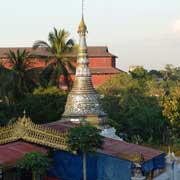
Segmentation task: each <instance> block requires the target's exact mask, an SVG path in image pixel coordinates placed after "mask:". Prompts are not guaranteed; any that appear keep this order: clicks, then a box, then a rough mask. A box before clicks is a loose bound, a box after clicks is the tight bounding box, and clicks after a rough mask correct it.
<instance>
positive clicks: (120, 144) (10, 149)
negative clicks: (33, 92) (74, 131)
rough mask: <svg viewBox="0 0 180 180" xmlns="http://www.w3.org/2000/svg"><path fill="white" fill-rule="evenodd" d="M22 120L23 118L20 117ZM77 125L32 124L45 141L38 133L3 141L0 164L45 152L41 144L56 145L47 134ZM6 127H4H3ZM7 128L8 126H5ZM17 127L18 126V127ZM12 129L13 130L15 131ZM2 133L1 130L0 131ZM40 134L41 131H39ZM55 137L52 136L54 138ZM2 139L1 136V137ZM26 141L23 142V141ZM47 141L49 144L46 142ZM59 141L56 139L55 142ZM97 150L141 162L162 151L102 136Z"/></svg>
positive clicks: (70, 123) (60, 131)
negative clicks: (34, 138)
mask: <svg viewBox="0 0 180 180" xmlns="http://www.w3.org/2000/svg"><path fill="white" fill-rule="evenodd" d="M22 120H23V119H22ZM22 122H23V124H24V125H25V127H28V126H26V125H27V124H26V123H25V121H22ZM76 126H78V124H77V123H73V122H70V121H69V122H60V121H56V122H52V123H48V124H44V125H41V126H37V127H36V126H33V127H34V133H35V132H36V131H37V130H38V131H39V130H42V131H44V132H45V133H46V134H47V136H46V135H43V136H41V138H42V139H41V140H42V141H43V139H45V140H46V141H47V143H44V142H39V141H37V140H38V138H39V134H37V136H38V137H37V140H33V141H31V140H29V139H28V138H25V139H23V138H19V139H17V141H14V140H13V139H12V141H9V143H7V142H5V143H2V144H1V145H0V165H5V166H6V165H11V164H13V163H15V162H16V161H17V160H19V159H21V158H22V156H23V155H24V154H25V153H28V152H32V151H40V152H47V150H46V149H45V148H42V147H41V145H43V146H47V147H50V148H56V147H58V146H57V145H54V146H52V145H53V144H52V142H51V141H50V140H51V139H52V137H50V138H49V137H48V136H49V135H51V134H53V132H56V135H57V137H58V136H59V134H61V133H67V131H68V129H70V128H73V127H76ZM5 129H6V128H5ZM5 129H2V130H1V131H4V130H5ZM7 129H8V128H7ZM18 129H19V128H18ZM15 131H17V132H19V133H20V132H21V133H23V129H19V131H18V130H16V129H15ZM15 131H14V132H15ZM2 133H3V132H2ZM40 135H41V132H40ZM57 137H55V136H54V137H53V138H56V140H58V139H57ZM1 139H2V138H1ZM22 140H24V141H26V142H24V141H22ZM48 142H49V143H50V144H51V146H50V145H49V144H48ZM32 143H36V144H37V145H34V144H32ZM58 143H59V141H57V144H58ZM62 143H63V142H60V145H62ZM57 149H60V150H64V148H63V146H60V148H57ZM98 152H100V153H103V154H106V155H109V156H113V157H117V158H123V159H126V160H129V161H132V162H141V157H143V162H146V161H149V160H151V159H153V158H155V157H158V156H160V155H161V154H163V152H161V151H158V150H155V149H152V148H149V147H144V146H140V145H136V144H131V143H127V142H125V141H119V140H114V139H111V138H104V144H103V148H102V150H99V151H98Z"/></svg>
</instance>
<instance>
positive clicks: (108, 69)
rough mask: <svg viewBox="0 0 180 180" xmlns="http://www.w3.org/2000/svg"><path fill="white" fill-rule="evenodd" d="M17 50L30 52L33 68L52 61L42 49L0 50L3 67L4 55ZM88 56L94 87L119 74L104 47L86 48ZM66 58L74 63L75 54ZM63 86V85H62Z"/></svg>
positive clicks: (114, 60)
mask: <svg viewBox="0 0 180 180" xmlns="http://www.w3.org/2000/svg"><path fill="white" fill-rule="evenodd" d="M17 49H20V50H21V49H22V50H23V49H26V50H27V51H29V52H30V54H31V58H32V61H33V62H34V63H33V66H35V67H44V66H45V61H44V58H47V57H50V58H52V59H53V55H52V54H50V53H49V52H47V51H46V49H44V48H39V49H37V50H33V49H32V48H0V59H1V61H2V62H3V63H4V65H5V66H8V63H7V57H6V53H7V52H8V51H9V50H12V51H14V52H15V51H16V50H17ZM88 55H89V67H90V70H91V74H92V82H93V85H94V87H97V86H98V85H100V84H102V83H103V82H104V81H105V80H106V79H108V78H109V77H111V76H112V75H115V74H118V73H120V72H121V70H119V69H118V68H117V67H116V56H115V55H113V54H111V53H110V52H109V51H108V48H107V47H105V46H90V47H88ZM66 57H69V58H71V59H72V61H74V62H76V59H77V52H72V53H70V54H67V55H66ZM71 78H72V79H74V75H73V74H72V75H71ZM62 85H63V84H62Z"/></svg>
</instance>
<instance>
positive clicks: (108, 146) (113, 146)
mask: <svg viewBox="0 0 180 180" xmlns="http://www.w3.org/2000/svg"><path fill="white" fill-rule="evenodd" d="M46 126H48V127H51V128H55V129H56V130H59V131H67V130H68V129H69V128H73V127H76V126H78V124H75V123H72V122H58V121H57V122H53V123H49V124H46ZM99 152H101V153H103V154H107V155H110V156H114V157H124V158H125V159H126V156H130V155H135V154H142V155H143V157H144V161H148V160H150V159H153V158H154V157H158V156H159V155H161V154H163V152H161V151H159V150H155V149H152V148H149V147H145V146H140V145H137V144H132V143H127V142H125V141H119V140H114V139H111V138H104V144H103V148H102V150H100V151H99Z"/></svg>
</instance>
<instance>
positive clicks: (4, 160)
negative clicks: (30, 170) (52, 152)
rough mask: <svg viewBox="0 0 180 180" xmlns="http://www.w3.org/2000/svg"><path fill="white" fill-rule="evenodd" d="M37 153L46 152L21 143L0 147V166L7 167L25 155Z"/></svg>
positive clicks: (35, 146)
mask: <svg viewBox="0 0 180 180" xmlns="http://www.w3.org/2000/svg"><path fill="white" fill-rule="evenodd" d="M32 151H38V152H44V153H46V152H47V149H45V148H43V147H40V146H37V145H34V144H30V143H27V142H23V141H17V142H12V143H9V144H5V145H0V165H3V166H9V165H12V164H14V163H15V162H16V161H17V160H20V159H21V158H22V157H23V156H24V155H25V154H26V153H29V152H32Z"/></svg>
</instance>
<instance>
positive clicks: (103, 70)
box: [90, 67, 123, 74]
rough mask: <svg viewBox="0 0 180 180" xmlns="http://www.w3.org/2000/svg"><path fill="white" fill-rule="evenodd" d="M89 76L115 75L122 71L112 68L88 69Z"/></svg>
mask: <svg viewBox="0 0 180 180" xmlns="http://www.w3.org/2000/svg"><path fill="white" fill-rule="evenodd" d="M90 71H91V74H117V73H120V72H123V71H122V70H120V69H118V68H114V67H107V68H92V67H91V68H90Z"/></svg>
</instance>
